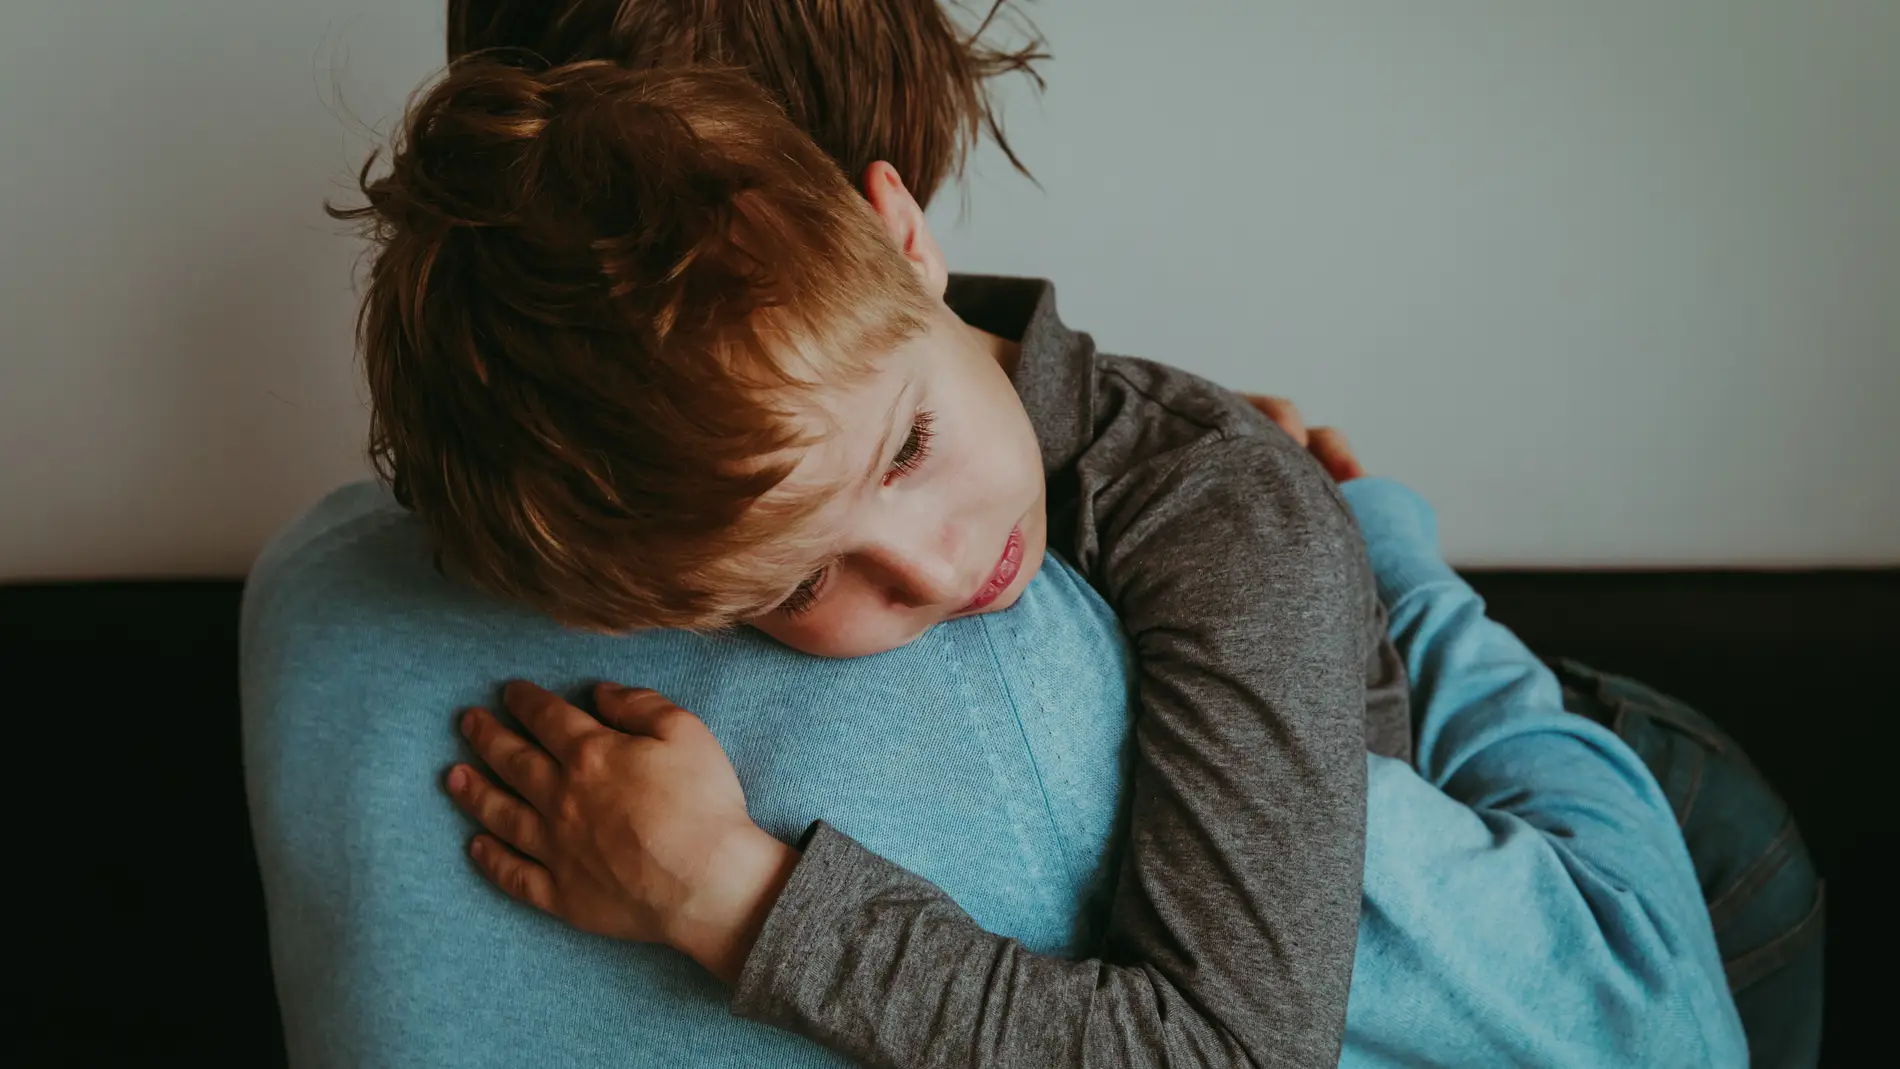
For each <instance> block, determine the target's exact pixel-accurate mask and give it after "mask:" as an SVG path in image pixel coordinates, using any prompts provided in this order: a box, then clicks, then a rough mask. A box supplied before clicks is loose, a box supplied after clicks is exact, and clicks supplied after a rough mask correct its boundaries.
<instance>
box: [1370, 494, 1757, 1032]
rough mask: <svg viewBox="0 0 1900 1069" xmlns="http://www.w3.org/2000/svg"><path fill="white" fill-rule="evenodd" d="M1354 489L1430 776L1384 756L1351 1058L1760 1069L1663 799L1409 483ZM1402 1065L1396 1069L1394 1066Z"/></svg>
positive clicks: (1375, 793)
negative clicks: (1442, 552)
mask: <svg viewBox="0 0 1900 1069" xmlns="http://www.w3.org/2000/svg"><path fill="white" fill-rule="evenodd" d="M1343 492H1344V493H1345V495H1346V497H1347V499H1348V501H1350V502H1351V504H1352V506H1353V509H1354V511H1355V513H1356V514H1357V516H1358V519H1359V523H1360V526H1361V528H1362V529H1363V530H1364V531H1365V533H1366V540H1367V544H1368V547H1369V549H1370V552H1371V557H1372V562H1373V568H1374V571H1375V573H1376V575H1377V578H1378V582H1379V590H1380V596H1381V599H1382V600H1383V601H1384V602H1385V603H1386V605H1387V606H1388V608H1389V610H1390V613H1391V627H1392V634H1393V638H1394V641H1395V643H1396V645H1397V647H1398V649H1399V651H1400V653H1401V654H1402V655H1403V656H1404V658H1405V661H1406V667H1407V668H1408V670H1409V672H1410V676H1411V679H1412V683H1413V686H1414V691H1413V703H1414V704H1413V708H1414V709H1415V710H1417V711H1418V713H1419V745H1418V753H1419V758H1418V768H1417V772H1416V773H1414V772H1413V771H1412V770H1410V769H1407V768H1404V767H1403V766H1402V765H1399V764H1398V763H1396V762H1390V761H1383V760H1381V759H1378V758H1373V759H1371V763H1372V768H1371V773H1370V786H1369V792H1370V801H1369V805H1370V807H1371V809H1372V812H1373V813H1374V814H1375V818H1374V820H1373V821H1372V823H1371V826H1370V829H1369V831H1368V836H1367V860H1366V884H1365V913H1364V917H1363V919H1362V922H1361V932H1360V958H1359V964H1358V969H1357V972H1356V974H1355V977H1354V982H1353V993H1352V1011H1351V1021H1352V1024H1351V1028H1350V1031H1349V1036H1348V1040H1347V1043H1348V1050H1347V1061H1348V1063H1351V1064H1396V1063H1398V1062H1400V1061H1403V1062H1404V1064H1447V1065H1527V1066H1530V1065H1550V1066H1569V1065H1697V1066H1729V1065H1735V1066H1740V1065H1745V1064H1746V1063H1747V1052H1746V1044H1745V1041H1744V1039H1743V1036H1742V1031H1741V1026H1740V1022H1739V1019H1738V1018H1737V1017H1736V1015H1735V1010H1734V1005H1733V1002H1732V1001H1731V999H1730V997H1729V994H1728V991H1727V985H1726V982H1725V977H1724V975H1723V971H1722V965H1721V961H1720V957H1719V954H1718V953H1717V951H1716V947H1715V943H1714V937H1713V934H1712V932H1711V928H1710V922H1709V916H1708V911H1707V909H1706V907H1705V906H1704V904H1703V900H1702V894H1701V890H1700V888H1699V886H1698V884H1697V881H1696V878H1695V872H1694V869H1693V867H1692V865H1691V863H1690V859H1689V856H1688V852H1687V848H1686V846H1685V845H1684V843H1683V839H1682V835H1681V833H1680V832H1679V830H1678V829H1677V826H1676V821H1675V817H1674V814H1673V813H1672V812H1671V810H1670V808H1669V805H1668V803H1667V801H1666V800H1665V798H1664V796H1663V794H1662V791H1661V790H1660V788H1659V787H1658V786H1657V784H1656V782H1655V780H1654V778H1653V777H1652V776H1651V775H1650V773H1649V771H1648V769H1647V768H1646V767H1645V766H1644V765H1643V763H1642V761H1641V760H1640V759H1639V758H1638V757H1637V755H1636V754H1635V753H1634V752H1633V751H1631V750H1630V749H1629V747H1628V746H1627V745H1625V744H1624V743H1623V742H1622V741H1621V740H1619V739H1618V738H1616V736H1615V735H1614V734H1613V733H1611V732H1610V731H1608V730H1606V729H1604V728H1603V727H1601V726H1600V725H1598V724H1596V723H1594V722H1592V721H1590V720H1587V719H1585V718H1583V717H1579V716H1575V715H1572V714H1569V713H1566V712H1565V711H1564V709H1563V704H1562V694H1561V691H1560V688H1559V685H1558V683H1557V680H1556V679H1555V677H1554V676H1553V675H1552V674H1551V673H1550V671H1549V670H1548V669H1546V668H1545V667H1544V666H1543V664H1542V663H1541V662H1540V661H1539V660H1538V659H1537V658H1536V657H1535V656H1534V655H1533V654H1532V653H1531V652H1530V650H1529V649H1527V648H1526V647H1525V646H1524V644H1523V643H1522V642H1520V641H1519V640H1518V639H1517V637H1516V636H1515V635H1513V634H1512V633H1511V632H1510V631H1509V630H1508V629H1506V628H1504V627H1503V626H1501V625H1499V624H1497V623H1496V622H1494V621H1492V620H1490V619H1488V618H1486V616H1485V615H1484V604H1483V602H1482V601H1481V600H1480V599H1479V598H1478V596H1477V594H1476V593H1475V592H1474V591H1473V590H1472V589H1471V587H1470V586H1468V585H1467V584H1466V583H1465V582H1464V581H1463V580H1462V579H1460V578H1459V577H1458V575H1457V574H1456V573H1455V572H1454V571H1453V570H1452V569H1451V568H1450V567H1449V566H1448V565H1446V564H1445V562H1444V561H1443V560H1442V559H1441V558H1440V556H1439V553H1438V547H1437V527H1436V519H1435V517H1434V516H1433V514H1432V511H1431V509H1430V507H1429V506H1428V505H1426V503H1425V502H1424V501H1423V499H1421V498H1419V497H1418V496H1417V495H1416V494H1414V493H1412V492H1411V491H1409V490H1407V489H1406V488H1404V487H1403V486H1401V485H1399V484H1398V483H1395V482H1392V481H1390V480H1384V479H1360V480H1355V481H1353V482H1349V483H1347V484H1346V485H1345V486H1344V488H1343ZM1401 1055H1402V1057H1400V1056H1401Z"/></svg>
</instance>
